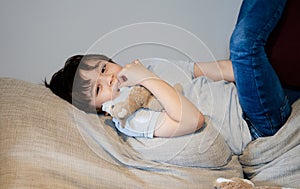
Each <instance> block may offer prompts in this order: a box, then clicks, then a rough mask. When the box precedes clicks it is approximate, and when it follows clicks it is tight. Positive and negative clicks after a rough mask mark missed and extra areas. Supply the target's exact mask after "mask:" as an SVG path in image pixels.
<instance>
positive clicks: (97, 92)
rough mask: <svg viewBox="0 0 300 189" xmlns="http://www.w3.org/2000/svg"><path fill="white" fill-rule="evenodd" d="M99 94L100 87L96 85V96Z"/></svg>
mask: <svg viewBox="0 0 300 189" xmlns="http://www.w3.org/2000/svg"><path fill="white" fill-rule="evenodd" d="M99 92H100V85H98V86H97V87H96V95H98V94H99Z"/></svg>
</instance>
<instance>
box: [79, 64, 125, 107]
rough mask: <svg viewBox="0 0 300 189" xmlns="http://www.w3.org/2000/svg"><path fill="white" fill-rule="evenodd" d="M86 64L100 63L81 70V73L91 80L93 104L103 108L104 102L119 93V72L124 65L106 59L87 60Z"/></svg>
mask: <svg viewBox="0 0 300 189" xmlns="http://www.w3.org/2000/svg"><path fill="white" fill-rule="evenodd" d="M86 64H88V65H90V66H95V65H98V66H97V67H96V68H95V69H93V70H88V71H87V70H80V74H81V75H82V76H83V77H84V78H85V79H90V80H91V87H90V88H91V91H90V94H87V95H88V96H91V98H92V99H91V102H92V104H91V105H92V106H95V107H96V108H101V105H102V104H103V103H104V102H107V101H109V100H112V99H114V98H115V97H117V96H118V94H119V88H118V85H119V82H118V79H117V75H118V73H119V72H120V71H121V70H122V67H121V66H120V65H118V64H114V63H111V62H108V61H104V60H87V61H86Z"/></svg>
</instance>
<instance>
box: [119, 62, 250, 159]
mask: <svg viewBox="0 0 300 189" xmlns="http://www.w3.org/2000/svg"><path fill="white" fill-rule="evenodd" d="M141 62H142V64H143V65H145V67H146V68H147V69H149V70H150V71H152V72H153V73H155V74H156V75H158V76H159V77H160V78H161V79H163V80H164V81H166V82H168V83H169V84H170V85H173V86H174V85H175V84H177V83H179V84H181V85H182V86H183V95H184V96H186V97H187V98H188V99H189V100H190V101H191V102H193V104H195V105H196V106H197V107H198V109H199V110H200V111H201V112H202V114H203V115H205V116H208V117H209V118H210V119H211V120H210V121H211V123H212V125H214V127H215V128H216V129H217V131H219V132H220V134H221V135H222V136H223V137H224V139H225V140H226V142H227V143H228V145H229V146H230V148H231V150H232V151H233V153H235V154H240V153H241V152H242V150H243V149H244V148H245V147H246V145H247V144H248V143H249V142H250V141H251V135H250V132H249V129H248V126H247V123H246V122H245V120H244V119H243V118H242V109H241V107H240V104H239V100H238V96H237V91H236V87H235V85H234V84H233V83H230V82H226V81H217V82H213V81H211V80H209V79H208V78H206V77H198V78H194V63H193V62H188V61H171V60H165V59H159V58H152V59H146V60H141ZM159 115H160V112H155V111H151V110H148V109H140V110H138V111H136V112H135V113H134V114H133V115H132V116H130V117H129V118H128V119H127V121H126V124H125V127H124V128H123V127H122V126H121V124H120V122H119V121H118V120H117V119H115V118H113V122H114V123H115V125H116V128H117V129H118V130H119V131H120V132H122V133H124V134H125V135H128V136H132V137H148V138H152V137H153V134H154V130H155V127H156V122H157V120H158V117H159Z"/></svg>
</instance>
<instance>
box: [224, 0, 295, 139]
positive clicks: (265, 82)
mask: <svg viewBox="0 0 300 189" xmlns="http://www.w3.org/2000/svg"><path fill="white" fill-rule="evenodd" d="M285 2H286V1H285V0H244V1H243V4H242V7H241V10H240V13H239V17H238V21H237V25H236V27H235V30H234V32H233V34H232V36H231V41H230V59H231V61H232V65H233V71H234V77H235V80H236V86H237V89H238V95H239V100H240V104H241V106H242V109H243V111H244V116H245V119H246V120H247V122H248V125H249V128H250V131H251V134H252V136H253V138H257V137H260V136H268V135H273V134H274V133H276V132H277V131H278V130H279V129H280V127H281V126H282V125H283V124H284V123H285V121H286V120H287V118H288V116H289V114H290V112H291V107H290V105H289V103H288V101H287V98H286V96H285V94H284V92H283V89H282V87H281V84H280V81H279V79H278V77H277V75H276V73H275V71H274V70H273V68H272V66H271V64H270V63H269V60H268V58H267V56H266V53H265V49H264V47H265V44H266V41H267V39H268V36H269V34H270V32H271V31H272V30H273V28H274V27H275V25H276V24H277V22H278V20H279V18H280V16H281V13H282V11H283V9H284V5H285Z"/></svg>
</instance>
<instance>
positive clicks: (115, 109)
mask: <svg viewBox="0 0 300 189" xmlns="http://www.w3.org/2000/svg"><path fill="white" fill-rule="evenodd" d="M174 88H175V89H176V90H177V92H180V93H182V86H181V85H180V84H176V85H174ZM121 94H122V97H119V98H118V97H117V98H116V99H115V100H112V101H109V102H106V103H104V104H103V105H102V110H103V111H105V112H107V113H109V114H110V115H111V116H112V117H114V118H117V119H118V120H119V121H120V122H121V125H122V127H125V123H126V120H127V118H128V117H129V116H130V115H132V114H133V113H134V112H136V111H137V110H138V109H140V108H147V109H150V110H153V111H159V112H161V111H163V107H162V105H161V104H160V102H159V101H158V100H157V99H156V98H155V97H154V96H153V94H152V93H151V92H150V91H149V90H148V89H146V88H145V87H143V86H133V87H126V88H125V89H123V90H121Z"/></svg>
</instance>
